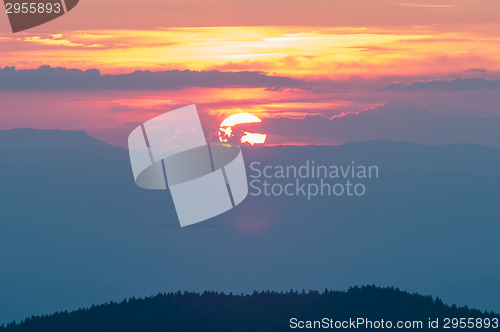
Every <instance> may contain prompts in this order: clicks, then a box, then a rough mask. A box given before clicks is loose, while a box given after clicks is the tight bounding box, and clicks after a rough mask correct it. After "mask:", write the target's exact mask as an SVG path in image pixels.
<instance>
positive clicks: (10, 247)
mask: <svg viewBox="0 0 500 332" xmlns="http://www.w3.org/2000/svg"><path fill="white" fill-rule="evenodd" d="M243 152H244V158H245V162H246V164H247V165H249V164H250V163H252V162H254V161H259V162H261V163H262V165H267V164H270V165H302V164H303V163H304V162H305V161H306V160H315V162H316V163H317V164H328V165H329V164H335V165H348V164H350V163H351V162H352V161H353V160H354V161H356V163H357V164H370V165H372V164H373V165H378V166H379V168H380V178H379V179H378V180H369V181H368V180H367V181H366V182H365V184H366V187H367V193H366V195H365V196H363V197H322V198H319V197H318V198H316V199H312V200H310V201H309V200H307V199H305V198H303V197H262V196H261V197H253V196H249V197H248V198H247V199H246V200H245V201H244V202H243V203H242V204H241V205H240V206H238V207H237V208H235V209H233V210H231V211H230V212H228V213H225V214H223V215H221V216H219V217H216V218H213V219H211V220H208V221H206V222H203V223H201V224H199V225H196V226H193V227H188V228H182V229H181V228H180V227H179V223H178V220H177V216H176V213H175V210H174V206H173V203H172V201H171V199H170V197H169V194H168V192H166V191H149V190H142V189H140V188H138V187H137V186H136V185H135V183H134V181H133V177H132V172H131V169H130V165H129V157H128V153H127V151H126V150H124V149H121V148H116V147H111V146H109V145H106V144H104V143H102V142H100V141H97V140H95V139H93V138H91V137H89V136H88V135H86V134H85V133H82V132H65V131H43V130H11V131H4V132H0V155H1V158H0V174H2V181H1V184H0V266H1V267H2V273H0V294H1V298H0V323H8V322H10V321H12V320H13V319H16V320H18V321H19V320H20V319H23V318H25V317H28V316H31V315H41V314H46V313H50V312H56V311H61V310H74V309H77V308H82V307H89V306H91V305H92V304H96V303H103V302H105V301H109V300H113V301H120V300H121V299H124V298H130V297H132V296H136V297H138V296H147V295H152V294H157V293H158V292H164V291H166V292H175V291H177V290H181V291H184V290H188V291H195V292H200V291H204V290H206V289H212V290H220V291H224V292H226V293H229V292H233V293H235V294H240V293H241V292H244V293H251V292H252V291H253V290H254V289H270V290H276V291H285V290H289V289H325V288H329V289H347V288H349V287H350V286H353V285H364V284H377V285H381V286H398V287H401V288H404V289H407V290H409V291H411V292H419V293H425V294H432V295H434V296H439V297H440V298H442V299H443V301H444V302H446V303H456V304H458V305H469V306H471V307H475V308H479V309H481V310H493V311H496V312H499V311H500V304H499V302H498V300H497V299H498V298H499V296H500V285H499V283H498V280H499V278H500V265H499V264H498V261H500V260H499V258H500V242H499V241H498V234H500V223H499V222H498V221H499V220H500V205H499V204H498V199H499V195H498V188H500V173H499V171H498V170H499V169H500V150H499V149H494V148H487V147H483V146H478V145H461V144H457V145H446V146H422V145H417V144H410V143H393V142H361V143H353V144H347V145H342V146H305V147H280V146H277V147H249V148H245V149H244V151H243ZM250 172H251V170H250V169H249V174H251V173H250Z"/></svg>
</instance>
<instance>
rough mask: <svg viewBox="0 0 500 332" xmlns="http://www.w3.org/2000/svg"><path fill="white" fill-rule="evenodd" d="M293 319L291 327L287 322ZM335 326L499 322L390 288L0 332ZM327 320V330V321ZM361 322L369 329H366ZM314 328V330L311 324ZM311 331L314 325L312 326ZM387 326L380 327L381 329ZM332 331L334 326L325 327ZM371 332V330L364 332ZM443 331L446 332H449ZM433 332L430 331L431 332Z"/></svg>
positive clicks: (118, 313) (90, 313)
mask: <svg viewBox="0 0 500 332" xmlns="http://www.w3.org/2000/svg"><path fill="white" fill-rule="evenodd" d="M292 318H295V319H296V320H291V319H292ZM323 318H327V320H326V321H327V323H326V324H335V322H336V321H340V322H342V321H349V319H351V320H356V319H358V318H362V319H365V322H361V321H360V325H359V328H363V329H364V328H367V327H370V325H366V324H376V323H375V322H376V321H381V320H384V321H385V322H387V321H390V324H393V325H392V326H394V327H396V324H398V322H403V323H404V322H408V323H407V324H412V326H418V325H413V324H420V322H421V324H422V325H421V326H422V328H414V329H423V330H427V329H428V324H429V323H428V322H429V318H430V319H431V320H436V319H439V324H440V325H439V326H440V328H439V329H438V330H447V329H444V328H443V326H444V324H445V320H444V319H445V318H483V319H484V318H488V319H490V322H491V319H499V318H500V315H497V314H494V313H487V312H481V311H479V310H474V309H469V308H468V307H457V306H455V305H453V306H447V305H445V304H444V303H443V302H442V301H441V300H440V299H435V298H432V297H431V296H421V295H418V294H410V293H407V292H403V291H400V290H399V289H397V288H396V289H395V288H392V287H391V288H379V287H375V286H367V287H361V288H360V287H353V288H350V289H349V290H348V291H347V292H340V291H329V290H325V291H324V292H323V293H321V294H320V293H319V292H318V291H309V292H305V291H302V292H300V293H299V292H296V291H291V292H286V293H276V292H269V291H267V292H254V293H253V294H252V295H245V296H243V295H233V294H229V295H226V294H224V293H218V292H204V293H203V294H198V293H187V292H184V293H181V292H177V293H168V294H165V293H163V294H158V295H156V296H152V297H148V298H145V299H135V298H133V299H129V300H123V301H121V302H119V303H117V302H111V303H106V304H104V305H99V306H92V307H91V308H89V309H80V310H77V311H74V312H70V313H68V312H67V311H64V312H59V313H56V314H53V315H45V316H36V317H35V316H34V317H31V318H28V319H26V320H24V321H23V322H21V323H19V324H16V323H10V324H8V325H7V327H0V331H5V332H10V331H15V332H67V331H72V332H79V331H82V332H87V331H93V332H109V331H121V332H127V331H130V332H137V331H142V332H156V331H177V332H181V331H204V332H210V331H252V332H253V331H273V332H275V331H289V330H290V324H292V326H295V324H299V323H298V322H299V321H303V322H304V324H306V322H307V321H312V322H314V321H322V320H323ZM331 320H333V323H332V321H331ZM367 321H371V323H368V322H367ZM311 324H314V323H311ZM317 324H319V323H317ZM385 324H387V323H385ZM333 326H334V325H333ZM371 326H374V325H371ZM450 327H451V325H450ZM433 330H436V329H433Z"/></svg>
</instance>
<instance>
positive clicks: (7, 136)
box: [0, 128, 108, 149]
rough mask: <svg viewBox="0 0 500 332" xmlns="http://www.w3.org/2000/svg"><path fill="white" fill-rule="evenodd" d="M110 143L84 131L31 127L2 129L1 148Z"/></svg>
mask: <svg viewBox="0 0 500 332" xmlns="http://www.w3.org/2000/svg"><path fill="white" fill-rule="evenodd" d="M107 146H108V145H107V144H106V143H104V142H102V141H99V140H98V139H95V138H93V137H91V136H89V135H88V134H87V133H86V132H84V131H69V130H37V129H30V128H22V129H11V130H4V131H0V149H18V148H67V147H71V148H73V147H94V148H99V147H100V148H104V147H107Z"/></svg>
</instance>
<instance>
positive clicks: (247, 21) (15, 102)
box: [0, 0, 500, 146]
mask: <svg viewBox="0 0 500 332" xmlns="http://www.w3.org/2000/svg"><path fill="white" fill-rule="evenodd" d="M499 10H500V2H498V1H495V0H479V1H477V0H476V1H465V0H454V1H449V0H447V1H446V0H443V1H426V2H424V1H408V2H397V1H374V0H352V1H333V0H309V1H298V0H288V1H282V0H274V1H263V0H253V1H248V0H243V1H234V0H233V1H230V0H213V1H205V0H182V1H181V0H175V1H160V0H147V1H140V2H136V3H134V2H132V1H123V0H122V1H116V0H108V1H98V0H81V1H80V4H79V5H78V6H77V7H76V8H75V9H74V10H73V11H71V12H70V13H68V14H67V15H65V16H63V17H61V18H59V19H57V20H55V21H53V22H50V23H48V24H46V25H43V26H40V27H37V28H34V29H32V30H28V31H25V32H21V33H17V34H13V33H12V32H11V31H10V27H9V25H8V20H7V16H6V15H5V14H2V15H0V50H1V52H0V68H3V69H2V70H0V100H1V103H0V129H10V128H19V127H32V128H57V129H73V130H85V131H87V132H88V133H90V134H91V135H93V136H95V137H97V138H99V139H103V140H105V141H107V142H110V143H112V144H116V145H121V146H124V144H125V142H126V137H127V135H128V132H129V131H130V129H132V128H134V127H135V126H136V125H137V124H138V123H140V122H143V121H145V120H147V119H150V118H152V117H154V116H155V115H157V114H160V113H162V112H165V111H168V110H170V109H173V108H175V107H179V106H184V105H188V104H197V106H198V109H199V112H200V113H201V115H202V119H203V121H204V122H205V124H206V125H207V126H208V127H210V128H214V129H213V130H216V129H217V127H218V125H219V124H220V123H221V122H222V120H224V119H225V118H226V117H227V116H229V115H231V114H234V113H238V112H247V113H251V114H254V115H256V116H258V117H260V118H262V119H263V123H262V125H263V126H264V127H263V128H266V133H267V134H269V135H268V137H269V141H268V142H269V143H270V144H283V143H285V144H308V143H313V144H337V143H343V142H347V141H351V140H357V139H358V138H356V137H351V136H349V138H348V137H347V136H342V137H336V136H332V135H330V134H324V133H317V130H316V129H315V128H317V127H318V126H317V125H314V126H312V127H311V128H309V129H308V127H307V126H308V125H309V124H310V123H311V119H315V121H316V120H318V119H319V120H321V121H323V122H324V123H328V124H333V122H334V121H337V120H338V119H340V118H344V117H347V118H346V119H343V120H347V119H349V121H351V120H352V121H358V120H359V121H361V120H360V119H361V118H363V117H364V118H366V114H365V113H366V112H372V113H373V114H374V115H375V114H378V115H379V116H376V117H375V119H379V120H380V121H382V119H386V118H387V119H388V120H389V122H391V123H392V125H394V126H399V125H401V124H402V123H407V122H408V121H413V120H412V119H413V118H412V116H413V115H414V114H413V113H411V112H413V111H412V110H414V109H420V108H422V109H425V110H426V111H428V116H429V118H428V119H427V118H426V120H425V121H424V122H422V124H421V125H422V126H424V124H429V123H432V126H438V125H437V124H436V123H438V122H439V121H442V117H448V118H446V119H445V120H443V121H445V123H455V122H457V123H458V122H460V120H464V119H465V118H464V117H472V118H473V121H472V122H473V123H476V122H474V121H476V120H477V123H478V125H477V126H479V127H477V128H476V127H474V128H472V129H474V130H478V131H479V132H484V128H482V127H481V126H482V123H483V122H482V119H484V117H488V119H490V118H491V119H490V120H491V121H487V122H488V123H492V122H494V123H497V122H495V121H498V117H500V108H499V107H498V105H500V97H499V93H498V92H499V89H500V57H498V54H500V21H499V19H498V17H499V16H498V12H499ZM14 66H15V69H14V68H7V67H14ZM46 66H50V67H52V68H48V67H46ZM40 67H41V68H40ZM56 67H62V68H66V69H57V70H56V69H53V68H56ZM39 68H40V69H39ZM68 69H76V70H68ZM94 69H96V70H94ZM87 70H90V71H87ZM135 71H151V72H153V73H149V72H136V73H134V72H135ZM394 101H396V104H394V103H391V102H394ZM387 103H389V104H388V105H389V106H387V105H386V106H383V105H385V104H387ZM394 105H398V106H394ZM388 109H389V111H387V110H388ZM388 112H389V113H390V115H389V116H387V114H389V113H388ZM410 113H411V114H410ZM404 116H406V117H404ZM353 117H357V118H355V119H354V120H353ZM460 117H461V118H460ZM448 119H451V120H449V121H448ZM467 119H468V118H467ZM467 119H466V120H467ZM396 120H397V121H396ZM280 121H281V122H280ZM283 121H285V122H283ZM290 121H294V122H293V125H291V126H288V124H289V123H290ZM363 121H364V120H363ZM370 121H372V120H370ZM384 121H385V120H384ZM392 121H395V122H392ZM398 121H399V122H398ZM429 121H430V122H429ZM313 122H314V121H313ZM323 122H322V123H323ZM463 122H464V123H465V122H466V123H471V121H470V120H467V121H465V120H464V121H463ZM314 123H315V122H314ZM439 123H441V122H439ZM460 123H462V122H460ZM285 124H286V125H285ZM416 125H417V124H416ZM450 126H451V125H450ZM457 126H458V125H457ZM284 127H286V128H289V129H288V131H287V130H283V128H284ZM320 127H321V126H320ZM329 128H330V127H328V125H326V126H325V130H326V131H328V130H330V129H331V128H330V129H329ZM352 128H353V130H354V131H357V130H358V129H356V128H359V131H366V130H370V128H367V127H365V126H364V124H359V125H352ZM421 129H422V128H421ZM380 130H381V133H382V132H386V130H384V129H383V128H380ZM458 130H459V128H458V127H453V128H451V129H450V135H452V134H456V131H458ZM422 131H425V130H422ZM363 133H364V132H363ZM363 133H361V132H360V135H359V139H362V138H363V139H364V138H366V139H377V138H384V139H395V140H405V139H407V138H405V137H403V136H401V135H400V136H397V135H396V134H397V133H395V134H394V136H387V137H385V136H384V135H382V134H378V133H377V134H373V135H372V136H366V135H363ZM422 135H423V136H422V137H421V138H422V140H424V138H425V137H424V136H425V134H422ZM365 136H366V137H365ZM427 136H428V135H427ZM444 136H446V134H444ZM436 137H437V136H436ZM449 137H450V138H449V139H448V141H449V142H453V141H454V139H451V136H449ZM454 137H455V136H454ZM489 139H491V138H489ZM415 140H416V141H419V139H417V138H415ZM448 141H447V140H446V139H441V140H439V139H437V138H436V141H435V142H434V141H431V142H429V143H433V142H434V143H443V142H444V143H446V142H448ZM419 142H420V141H419ZM422 142H424V141H422ZM467 142H469V141H467ZM470 142H475V141H470ZM485 142H486V143H484V142H483V141H478V142H475V143H481V144H487V143H488V142H487V138H485ZM424 143H427V142H424ZM495 144H496V143H492V144H491V145H495Z"/></svg>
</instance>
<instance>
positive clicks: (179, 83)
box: [0, 66, 307, 91]
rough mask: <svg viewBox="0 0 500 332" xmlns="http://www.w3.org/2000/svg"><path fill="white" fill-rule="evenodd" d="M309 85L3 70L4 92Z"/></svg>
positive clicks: (228, 77)
mask: <svg viewBox="0 0 500 332" xmlns="http://www.w3.org/2000/svg"><path fill="white" fill-rule="evenodd" d="M306 86H307V82H305V81H301V80H298V79H293V78H288V77H280V76H268V75H265V74H263V73H260V72H248V71H244V72H220V71H191V70H185V71H179V70H170V71H160V72H151V71H148V70H146V71H135V72H133V73H130V74H119V75H102V74H101V73H100V71H99V70H97V69H89V70H85V71H83V70H80V69H66V68H52V67H49V66H42V67H40V68H38V69H25V70H16V68H15V67H6V68H3V69H1V68H0V91H67V90H178V89H183V88H191V87H204V88H227V87H240V88H268V89H276V88H284V87H285V88H300V87H306Z"/></svg>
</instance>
